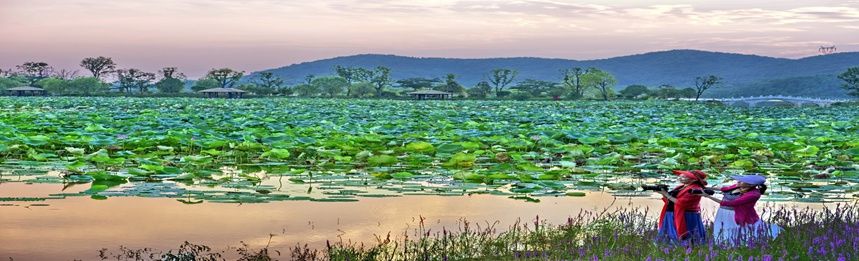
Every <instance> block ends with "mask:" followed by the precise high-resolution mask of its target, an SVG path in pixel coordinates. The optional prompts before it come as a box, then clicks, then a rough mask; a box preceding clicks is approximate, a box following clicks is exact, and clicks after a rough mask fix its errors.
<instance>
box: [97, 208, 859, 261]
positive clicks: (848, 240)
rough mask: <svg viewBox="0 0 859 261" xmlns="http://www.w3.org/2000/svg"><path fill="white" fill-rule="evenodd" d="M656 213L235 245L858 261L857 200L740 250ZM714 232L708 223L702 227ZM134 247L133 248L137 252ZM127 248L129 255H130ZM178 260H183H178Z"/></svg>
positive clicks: (300, 250)
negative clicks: (683, 233) (670, 233)
mask: <svg viewBox="0 0 859 261" xmlns="http://www.w3.org/2000/svg"><path fill="white" fill-rule="evenodd" d="M655 215H656V213H653V212H652V211H649V210H648V209H642V208H626V209H619V210H612V211H609V210H603V211H599V212H595V211H582V212H580V213H579V214H578V215H576V216H574V217H570V218H569V219H567V221H566V222H565V223H564V224H548V223H545V222H544V220H541V219H540V218H539V217H537V218H535V219H534V220H533V221H528V222H516V223H515V224H513V225H511V226H509V227H508V228H507V229H504V230H500V229H499V228H498V227H497V225H498V223H483V224H480V223H473V222H469V221H466V220H462V221H460V222H459V223H458V225H457V227H455V228H441V229H440V230H434V229H431V228H428V227H427V226H425V222H424V219H423V218H422V219H420V220H419V222H418V226H417V227H416V228H415V229H412V230H408V231H403V233H402V234H399V235H392V234H391V233H388V234H386V235H382V236H377V237H376V239H375V242H374V243H371V244H361V243H351V242H350V241H344V240H343V239H342V238H341V239H338V240H334V241H328V242H327V244H326V246H325V247H324V248H322V249H314V248H310V247H308V245H296V246H295V247H294V248H293V249H289V250H288V251H287V252H289V253H290V255H289V256H281V252H280V251H277V250H272V249H269V247H264V248H262V249H251V248H250V247H248V245H246V244H244V243H243V244H242V247H239V248H236V249H235V251H234V252H235V253H234V254H235V255H236V256H238V258H241V260H277V259H278V258H281V257H283V258H284V259H285V260H743V261H746V260H762V261H763V260H857V259H859V253H857V251H856V249H859V205H856V204H852V205H851V204H847V205H845V204H838V205H835V206H827V207H825V208H824V209H820V210H815V209H810V208H804V209H800V208H793V207H780V208H777V209H776V208H768V209H767V213H765V216H768V217H771V218H769V221H770V222H772V223H775V224H778V225H780V226H781V227H782V228H784V229H785V231H784V232H782V233H781V234H780V235H779V236H778V238H775V239H765V240H759V241H756V242H748V243H747V244H745V245H742V246H739V247H729V246H720V245H718V244H715V243H713V242H712V241H711V240H710V241H708V242H707V243H706V244H698V245H689V244H683V243H680V244H669V243H660V242H656V241H655V240H654V239H655V238H656V233H657V232H656V220H655V219H654V218H653V217H654V216H655ZM706 226H707V227H708V231H710V232H712V224H706ZM144 250H145V251H144V252H145V253H140V251H141V250H130V249H127V248H123V247H121V248H120V249H119V250H118V252H117V253H119V254H113V253H112V252H110V251H108V250H106V249H103V250H102V252H101V254H102V260H225V259H224V258H223V257H222V256H223V255H222V254H223V253H225V252H226V250H224V251H221V252H211V251H212V250H211V249H210V248H208V247H206V246H200V245H193V244H190V243H188V242H186V243H185V244H184V245H183V246H181V247H180V248H178V249H174V250H167V252H164V251H157V250H153V249H144ZM135 251H137V252H135ZM128 253H134V254H133V255H129V254H128ZM175 257H183V258H178V259H177V258H175Z"/></svg>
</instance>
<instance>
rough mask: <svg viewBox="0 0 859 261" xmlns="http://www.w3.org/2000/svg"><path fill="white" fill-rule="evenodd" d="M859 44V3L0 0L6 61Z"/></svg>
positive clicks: (200, 65) (239, 60)
mask: <svg viewBox="0 0 859 261" xmlns="http://www.w3.org/2000/svg"><path fill="white" fill-rule="evenodd" d="M822 45H835V46H837V48H838V51H839V52H848V51H859V0H838V1H834V0H791V1H753V0H746V1H738V0H723V1H692V0H686V1H677V0H664V1H640V0H608V1H568V0H494V1H489V0H423V1H419V0H300V1H298V0H248V1H238V0H145V1H142V0H110V1H102V0H54V1H51V0H0V68H3V69H10V68H14V67H15V65H18V64H21V63H24V62H27V61H44V62H47V63H49V64H51V65H53V66H54V67H55V68H56V69H68V70H80V71H81V74H86V71H85V70H83V69H81V68H80V67H79V66H78V64H79V62H80V60H81V59H82V58H84V57H93V56H108V57H112V58H113V59H114V61H115V62H116V63H117V64H118V65H119V67H120V68H139V69H143V70H147V71H153V72H154V71H157V70H158V69H159V68H161V67H165V66H175V67H179V70H180V71H182V72H184V73H185V74H186V75H188V76H190V77H191V78H196V77H200V76H202V75H203V74H205V72H206V71H208V70H209V69H211V68H221V67H229V68H233V69H237V70H243V71H247V72H252V71H258V70H263V69H269V68H276V67H281V66H286V65H290V64H293V63H299V62H306V61H313V60H318V59H324V58H331V57H336V56H345V55H353V54H365V53H379V54H396V55H406V56H418V57H457V58H481V57H522V56H527V57H549V58H565V59H577V60H585V59H598V58H609V57H614V56H622V55H630V54H636V53H644V52H652V51H662V50H670V49H699V50H708V51H719V52H733V53H744V54H757V55H765V56H773V57H786V58H800V57H807V56H813V55H818V48H819V47H820V46H822Z"/></svg>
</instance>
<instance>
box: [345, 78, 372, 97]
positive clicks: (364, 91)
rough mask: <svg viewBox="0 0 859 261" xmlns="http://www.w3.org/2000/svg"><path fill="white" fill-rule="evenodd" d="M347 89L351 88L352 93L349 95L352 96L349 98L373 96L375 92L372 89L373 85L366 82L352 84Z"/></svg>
mask: <svg viewBox="0 0 859 261" xmlns="http://www.w3.org/2000/svg"><path fill="white" fill-rule="evenodd" d="M349 88H351V90H352V93H351V95H352V96H350V97H356V98H361V97H369V96H373V95H375V94H376V90H375V88H374V87H373V84H370V83H368V82H359V83H354V84H352V85H350V87H349Z"/></svg>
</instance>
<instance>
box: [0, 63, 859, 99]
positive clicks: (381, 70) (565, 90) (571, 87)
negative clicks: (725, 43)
mask: <svg viewBox="0 0 859 261" xmlns="http://www.w3.org/2000/svg"><path fill="white" fill-rule="evenodd" d="M80 67H81V68H83V69H84V70H86V71H88V72H89V74H90V75H87V76H80V75H78V71H69V70H54V69H53V68H52V67H51V66H50V65H49V64H47V63H45V62H26V63H24V64H21V65H18V66H16V70H0V90H4V89H7V88H10V87H18V86H22V85H29V86H35V87H41V88H44V89H45V90H46V91H48V92H49V93H51V94H53V95H99V94H105V93H120V94H131V93H135V94H147V93H155V92H157V93H160V94H166V95H168V96H169V95H171V94H175V95H178V94H181V93H183V92H185V86H186V82H190V81H188V79H187V77H186V76H185V75H184V74H182V73H181V72H179V70H178V68H176V67H164V68H162V69H161V70H159V71H157V72H146V71H143V70H140V69H136V68H121V69H118V66H117V64H116V63H115V62H114V61H113V59H112V58H110V57H103V56H99V57H88V58H84V59H83V60H81V62H80ZM517 77H518V71H516V70H514V69H509V68H496V69H493V70H491V71H490V72H488V73H487V74H486V75H485V76H484V80H483V81H480V82H478V83H477V84H475V85H474V86H471V87H465V86H463V85H462V84H460V83H459V82H458V81H457V79H456V75H454V74H447V75H445V76H444V77H441V78H425V77H413V78H406V79H400V80H393V79H392V78H391V69H390V68H388V67H384V66H378V67H376V68H363V67H346V66H339V65H338V66H335V67H334V68H332V74H331V75H325V76H315V75H308V76H306V77H305V78H304V80H303V81H302V82H301V83H299V84H295V85H291V86H289V85H287V84H285V81H284V79H282V78H280V77H278V76H277V75H274V74H273V73H271V72H260V73H257V74H254V75H253V76H252V77H246V76H245V72H243V71H237V70H233V69H230V68H217V69H212V70H210V71H209V72H208V73H206V75H205V76H204V77H203V78H201V79H199V80H197V81H194V82H193V84H192V85H191V90H192V91H194V92H198V91H200V90H205V89H210V88H237V89H241V90H245V91H247V92H250V93H252V94H254V95H257V96H299V97H346V98H397V97H402V96H404V94H405V93H407V92H411V91H417V90H428V89H431V90H438V91H444V92H449V93H451V94H453V95H454V96H455V97H460V98H471V99H515V100H531V99H553V100H578V99H594V100H611V99H676V98H690V99H696V100H697V99H699V98H700V97H701V96H702V95H703V94H704V93H705V92H706V91H707V90H709V89H711V88H713V87H716V86H719V85H720V84H722V82H723V80H722V78H720V77H718V76H715V75H705V76H700V77H696V78H695V79H694V86H690V87H684V88H680V87H675V86H671V85H661V86H658V87H654V88H651V87H648V86H644V85H638V84H635V85H629V86H626V87H625V88H623V89H621V90H620V91H615V87H616V85H617V79H616V77H615V76H614V75H612V74H611V73H609V72H607V71H604V70H601V69H599V68H580V67H574V68H570V69H566V70H562V71H560V72H559V79H560V80H559V81H557V82H553V81H545V80H537V79H527V78H526V79H518V78H517ZM838 78H839V79H841V80H843V81H844V82H845V84H844V86H843V87H844V88H846V89H848V90H849V91H850V94H851V95H855V96H859V67H855V68H849V69H848V70H847V71H846V72H844V73H842V74H841V75H839V76H838Z"/></svg>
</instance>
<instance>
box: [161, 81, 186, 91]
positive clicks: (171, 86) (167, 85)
mask: <svg viewBox="0 0 859 261" xmlns="http://www.w3.org/2000/svg"><path fill="white" fill-rule="evenodd" d="M155 88H157V89H158V92H162V93H180V92H182V89H184V88H185V82H183V81H182V80H179V79H176V78H164V79H161V80H160V81H158V82H157V83H155Z"/></svg>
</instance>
